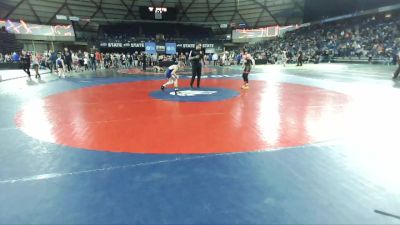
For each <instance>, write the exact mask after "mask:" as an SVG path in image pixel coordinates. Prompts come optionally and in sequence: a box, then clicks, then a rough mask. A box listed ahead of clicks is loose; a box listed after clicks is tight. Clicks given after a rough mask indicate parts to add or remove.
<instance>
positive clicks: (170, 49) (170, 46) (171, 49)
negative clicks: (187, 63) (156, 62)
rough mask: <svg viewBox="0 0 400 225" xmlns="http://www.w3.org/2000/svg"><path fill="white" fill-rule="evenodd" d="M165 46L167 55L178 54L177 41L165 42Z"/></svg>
mask: <svg viewBox="0 0 400 225" xmlns="http://www.w3.org/2000/svg"><path fill="white" fill-rule="evenodd" d="M165 48H166V53H167V55H175V54H176V43H165Z"/></svg>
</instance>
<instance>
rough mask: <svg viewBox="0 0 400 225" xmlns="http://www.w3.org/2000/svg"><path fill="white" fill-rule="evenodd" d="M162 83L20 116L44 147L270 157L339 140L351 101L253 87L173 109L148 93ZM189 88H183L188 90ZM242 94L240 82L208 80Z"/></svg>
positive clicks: (89, 94)
mask: <svg viewBox="0 0 400 225" xmlns="http://www.w3.org/2000/svg"><path fill="white" fill-rule="evenodd" d="M162 82H163V81H154V80H153V81H139V82H130V83H115V84H109V85H101V86H95V87H86V88H81V89H77V90H72V91H68V92H64V93H60V94H55V95H51V96H48V97H46V98H44V99H43V100H41V101H37V102H33V103H31V104H28V105H26V106H25V107H24V108H23V110H22V111H20V112H19V113H18V114H17V116H16V124H17V126H18V127H19V128H20V129H22V130H23V131H24V132H25V133H27V134H29V135H31V136H32V137H35V138H37V139H40V140H44V141H48V142H53V143H58V144H62V145H66V146H71V147H76V148H84V149H89V150H96V151H111V152H130V153H158V154H175V153H178V154H195V153H225V152H247V151H258V150H268V149H275V148H284V147H293V146H300V145H305V144H310V143H314V142H319V141H324V140H328V139H331V138H335V137H337V135H338V134H339V133H340V132H341V131H342V129H341V128H342V126H343V125H344V117H343V116H344V113H343V112H344V109H345V106H346V103H347V102H348V100H349V99H348V97H347V96H346V95H344V94H341V93H337V92H333V91H328V90H325V89H320V88H315V87H309V86H303V85H297V84H288V83H274V82H273V83H270V82H267V81H251V89H250V90H247V91H244V92H242V94H241V95H239V96H237V97H235V98H232V99H228V100H225V101H220V102H172V101H164V100H157V99H152V98H151V97H150V96H149V93H150V92H152V91H154V90H157V88H158V87H159V86H160V84H161V83H162ZM187 82H188V81H187V80H182V81H181V86H186V85H188V84H187ZM202 84H203V85H204V86H207V87H223V88H230V89H236V90H238V91H239V90H240V86H241V81H240V80H231V79H204V81H203V83H202Z"/></svg>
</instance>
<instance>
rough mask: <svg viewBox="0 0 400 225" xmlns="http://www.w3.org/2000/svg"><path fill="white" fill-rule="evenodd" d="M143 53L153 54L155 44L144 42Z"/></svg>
mask: <svg viewBox="0 0 400 225" xmlns="http://www.w3.org/2000/svg"><path fill="white" fill-rule="evenodd" d="M144 47H145V51H146V53H147V54H155V53H157V51H156V43H155V42H146V43H144Z"/></svg>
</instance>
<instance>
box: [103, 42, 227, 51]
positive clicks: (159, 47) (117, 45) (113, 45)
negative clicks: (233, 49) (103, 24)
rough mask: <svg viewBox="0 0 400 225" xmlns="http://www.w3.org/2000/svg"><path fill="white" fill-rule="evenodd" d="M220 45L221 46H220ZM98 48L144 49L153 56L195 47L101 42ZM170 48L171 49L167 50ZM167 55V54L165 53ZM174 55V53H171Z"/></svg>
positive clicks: (178, 44)
mask: <svg viewBox="0 0 400 225" xmlns="http://www.w3.org/2000/svg"><path fill="white" fill-rule="evenodd" d="M201 45H202V47H203V48H205V49H207V48H216V47H217V46H219V44H214V43H203V44H201ZM220 45H222V44H220ZM99 46H100V48H145V49H146V52H147V51H148V49H147V48H149V49H151V52H152V53H151V52H149V53H150V54H154V53H156V52H166V51H167V50H168V51H171V52H172V50H173V49H175V52H176V51H177V50H178V49H194V48H195V47H196V44H195V43H172V42H169V43H165V44H164V43H158V44H156V43H155V42H124V43H123V42H101V43H100V44H99ZM168 47H169V48H172V49H168ZM167 54H169V53H167ZM171 54H175V53H171Z"/></svg>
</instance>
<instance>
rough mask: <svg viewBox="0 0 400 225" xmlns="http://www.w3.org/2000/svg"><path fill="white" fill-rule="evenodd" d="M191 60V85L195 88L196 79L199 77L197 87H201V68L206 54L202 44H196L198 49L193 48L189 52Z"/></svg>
mask: <svg viewBox="0 0 400 225" xmlns="http://www.w3.org/2000/svg"><path fill="white" fill-rule="evenodd" d="M189 60H190V61H191V64H192V80H191V81H190V87H191V88H193V83H194V80H195V79H196V77H197V88H200V80H201V69H202V64H201V61H203V63H204V55H203V52H202V51H201V45H200V44H198V45H196V49H195V50H192V51H191V52H190V54H189Z"/></svg>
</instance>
